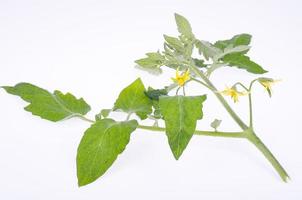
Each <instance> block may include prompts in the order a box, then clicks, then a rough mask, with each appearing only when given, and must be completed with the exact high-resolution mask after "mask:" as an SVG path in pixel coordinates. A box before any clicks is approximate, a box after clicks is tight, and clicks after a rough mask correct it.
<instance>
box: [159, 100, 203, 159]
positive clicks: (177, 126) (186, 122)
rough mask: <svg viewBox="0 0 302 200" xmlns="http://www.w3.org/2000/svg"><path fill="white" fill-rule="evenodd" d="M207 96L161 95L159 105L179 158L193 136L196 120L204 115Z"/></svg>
mask: <svg viewBox="0 0 302 200" xmlns="http://www.w3.org/2000/svg"><path fill="white" fill-rule="evenodd" d="M205 100H206V96H205V95H203V96H173V97H170V96H161V97H160V98H159V107H160V111H161V113H162V115H163V118H164V120H165V125H166V134H167V136H168V141H169V145H170V148H171V150H172V152H173V155H174V157H175V158H176V159H179V157H180V156H181V154H182V152H183V151H184V149H185V148H186V146H187V145H188V143H189V141H190V139H191V138H192V136H193V134H194V132H195V128H196V122H197V120H198V119H201V118H202V116H203V113H202V103H203V102H204V101H205Z"/></svg>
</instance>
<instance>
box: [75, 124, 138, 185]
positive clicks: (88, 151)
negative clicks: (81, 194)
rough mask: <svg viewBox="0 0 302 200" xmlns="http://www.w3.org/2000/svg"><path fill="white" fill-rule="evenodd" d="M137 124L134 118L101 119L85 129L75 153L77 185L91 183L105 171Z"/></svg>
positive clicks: (125, 143)
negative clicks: (119, 120)
mask: <svg viewBox="0 0 302 200" xmlns="http://www.w3.org/2000/svg"><path fill="white" fill-rule="evenodd" d="M137 126H138V124H137V121H136V120H131V121H125V122H116V121H114V120H112V119H102V120H100V121H97V122H96V123H94V124H93V125H92V126H91V127H90V128H89V129H87V130H86V131H85V134H84V136H83V138H82V140H81V142H80V145H79V147H78V154H77V176H78V185H79V186H84V185H87V184H89V183H92V182H93V181H95V180H96V179H97V178H99V177H100V176H102V175H103V174H104V173H105V172H106V171H107V169H108V168H109V167H110V166H111V165H112V163H113V162H114V161H115V160H116V159H117V156H118V155H119V154H120V153H122V152H123V151H124V149H125V147H126V145H127V144H128V143H129V140H130V134H131V133H132V132H133V131H134V130H135V129H136V127H137Z"/></svg>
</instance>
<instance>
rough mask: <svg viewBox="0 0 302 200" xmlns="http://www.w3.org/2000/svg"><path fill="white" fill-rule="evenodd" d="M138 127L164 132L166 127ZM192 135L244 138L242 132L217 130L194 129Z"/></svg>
mask: <svg viewBox="0 0 302 200" xmlns="http://www.w3.org/2000/svg"><path fill="white" fill-rule="evenodd" d="M138 128H140V129H144V130H149V131H159V132H165V131H166V129H165V128H162V127H154V126H145V125H139V126H138ZM194 135H204V136H214V137H229V138H245V135H244V132H218V131H199V130H196V131H195V132H194Z"/></svg>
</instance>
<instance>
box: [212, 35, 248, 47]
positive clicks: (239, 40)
mask: <svg viewBox="0 0 302 200" xmlns="http://www.w3.org/2000/svg"><path fill="white" fill-rule="evenodd" d="M251 38H252V36H251V35H250V34H246V33H243V34H239V35H235V36H234V37H232V38H231V39H229V40H219V41H217V42H215V44H214V46H215V47H218V48H220V49H221V50H224V49H225V48H226V47H228V46H233V47H236V46H241V45H249V44H250V42H251Z"/></svg>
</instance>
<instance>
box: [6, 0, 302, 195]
mask: <svg viewBox="0 0 302 200" xmlns="http://www.w3.org/2000/svg"><path fill="white" fill-rule="evenodd" d="M301 8H302V4H301V1H299V0H296V1H294V0H287V1H280V0H271V1H255V0H254V1H239V0H238V1H217V0H209V1H192V0H188V1H176V0H165V1H163V0H152V1H142V0H127V1H88V0H86V1H75V0H72V1H71V0H70V1H66V0H60V1H54V0H51V1H38V0H37V1H21V0H20V1H14V0H0V27H1V28H0V85H14V84H16V83H18V82H24V81H25V82H31V83H34V84H37V85H39V86H41V87H43V88H46V89H48V90H51V91H52V90H54V89H60V90H61V91H63V92H67V91H69V92H72V93H73V94H75V95H76V96H78V97H84V98H85V100H86V101H87V102H89V103H90V105H91V106H92V109H93V110H92V111H91V113H90V114H89V115H90V117H93V116H94V114H96V113H97V112H98V111H99V110H100V109H101V108H110V107H111V106H112V104H113V102H114V100H115V99H116V97H117V96H118V94H119V92H120V90H121V89H122V88H124V87H125V86H126V85H128V84H129V83H131V82H132V81H133V80H135V79H136V77H141V78H142V79H143V81H144V82H145V85H146V86H149V85H151V86H153V87H160V86H161V85H163V84H169V83H170V77H171V76H173V75H174V74H173V72H172V71H171V70H166V71H165V72H166V73H165V74H164V75H162V76H159V77H155V76H151V75H149V74H147V73H145V72H142V71H139V70H137V69H135V68H134V63H133V61H134V60H135V59H138V58H141V57H143V56H144V53H145V52H149V51H156V50H158V49H160V48H162V43H163V38H162V34H163V33H166V34H169V35H176V34H177V31H176V26H175V23H174V16H173V13H174V12H178V13H180V14H182V15H184V16H186V17H187V18H188V19H189V20H190V22H191V24H192V27H193V30H194V32H195V35H196V36H197V37H198V38H200V39H204V40H209V41H215V40H217V39H227V38H230V37H231V36H233V35H235V34H239V33H250V34H252V35H253V42H252V46H253V47H252V49H251V51H250V53H249V55H250V56H251V58H252V59H254V60H255V61H257V62H258V63H260V64H261V65H262V66H263V67H264V68H265V69H267V70H269V71H270V73H268V74H266V76H269V77H273V78H277V79H280V78H281V79H282V82H279V83H278V84H276V85H274V93H273V98H271V99H270V98H268V96H267V94H266V93H265V91H264V89H263V88H262V87H260V86H259V85H257V86H256V87H255V94H254V97H255V100H254V104H255V106H254V107H255V126H256V131H257V133H258V134H259V136H260V137H261V138H262V139H263V141H264V142H265V143H266V144H267V146H268V147H269V148H270V149H271V150H272V152H273V153H274V154H275V156H276V157H277V158H278V159H279V160H280V162H281V163H282V164H283V165H284V167H285V168H286V169H287V171H288V173H289V174H290V176H291V181H290V182H289V183H287V184H285V183H283V182H282V181H281V180H280V179H279V177H278V175H277V174H276V172H275V171H274V170H273V168H272V167H271V166H270V164H269V163H268V162H267V161H266V160H265V158H264V157H263V156H262V155H261V154H260V153H259V152H258V151H257V149H256V148H255V147H253V146H252V144H249V143H248V142H247V141H243V140H236V139H224V138H210V137H199V136H195V137H193V139H192V140H191V142H190V144H189V146H188V148H187V149H186V150H185V152H184V154H183V155H182V157H181V159H180V160H179V161H175V160H174V158H173V156H172V153H171V152H170V149H169V147H168V144H167V139H166V137H165V135H164V134H160V133H154V132H148V131H143V130H137V131H136V132H135V133H134V134H133V135H132V138H131V142H130V143H129V145H128V146H127V149H126V150H125V152H124V153H123V154H122V156H120V157H119V158H118V160H117V161H116V162H115V163H114V165H113V166H112V168H110V169H109V170H108V172H107V173H106V174H105V175H104V176H103V177H101V178H100V179H99V180H97V181H96V182H94V183H92V184H90V185H88V186H85V187H82V188H78V187H77V179H76V163H75V157H76V150H77V145H78V143H79V141H80V139H81V137H82V135H83V132H84V131H85V129H86V128H88V127H89V124H88V123H87V122H84V121H81V120H78V119H72V120H69V121H64V122H60V123H52V122H48V121H45V120H41V119H40V118H38V117H35V116H32V115H31V114H30V113H27V112H25V111H24V110H23V109H22V108H23V107H24V106H25V105H26V103H24V102H23V101H21V100H20V98H18V97H15V96H10V95H7V94H6V93H5V92H4V91H3V90H0V123H1V126H0V158H1V159H0V199H5V200H13V199H30V200H37V199H45V200H48V199H49V200H54V199H73V200H77V199H85V200H87V199H91V200H92V199H106V200H109V199H132V200H135V199H140V200H141V199H145V200H149V199H150V200H151V199H152V200H153V199H171V198H173V199H175V200H176V199H232V200H237V199H265V200H269V199H274V200H276V199H294V200H296V199H297V200H298V199H302V145H301V139H302V133H301V131H300V130H299V127H300V125H301V102H302V101H301V100H302V98H301V84H302V81H301V77H300V76H301V72H302V70H301V69H302V67H301V62H300V61H301V54H302V44H301V42H302V39H301V38H302V37H301V36H302V12H301ZM255 77H256V76H254V75H251V74H248V73H246V72H245V71H243V70H238V69H229V68H225V69H221V70H220V71H219V72H215V73H214V74H213V81H214V82H215V84H216V85H217V86H218V87H219V88H220V89H223V88H224V86H225V85H231V84H232V83H235V82H236V81H243V82H244V83H248V82H249V81H250V80H252V79H253V78H255ZM191 86H192V87H193V89H192V90H191V91H190V94H203V93H206V92H207V91H206V90H204V89H197V88H196V85H194V84H192V85H191ZM230 103H231V104H232V106H233V107H234V109H235V110H236V111H238V112H239V113H240V115H241V116H243V118H244V119H245V120H246V119H247V118H246V115H247V112H246V108H247V105H246V103H247V101H246V98H242V99H241V101H240V104H236V105H234V104H233V103H232V102H231V101H230ZM204 107H205V109H204V113H205V119H204V120H202V121H201V122H200V124H199V125H198V126H199V128H200V129H208V128H209V123H210V122H211V120H213V119H214V118H220V119H223V123H222V126H221V129H223V130H230V131H231V130H238V127H237V126H236V125H235V124H234V122H233V121H232V120H230V119H229V116H228V115H227V113H226V112H225V111H224V110H223V107H222V106H220V105H219V102H218V101H216V100H215V99H214V97H213V96H212V94H209V95H208V100H207V102H206V103H205V105H204ZM124 117H125V116H124V115H121V114H120V115H118V118H120V119H123V118H124ZM149 124H150V123H149Z"/></svg>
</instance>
